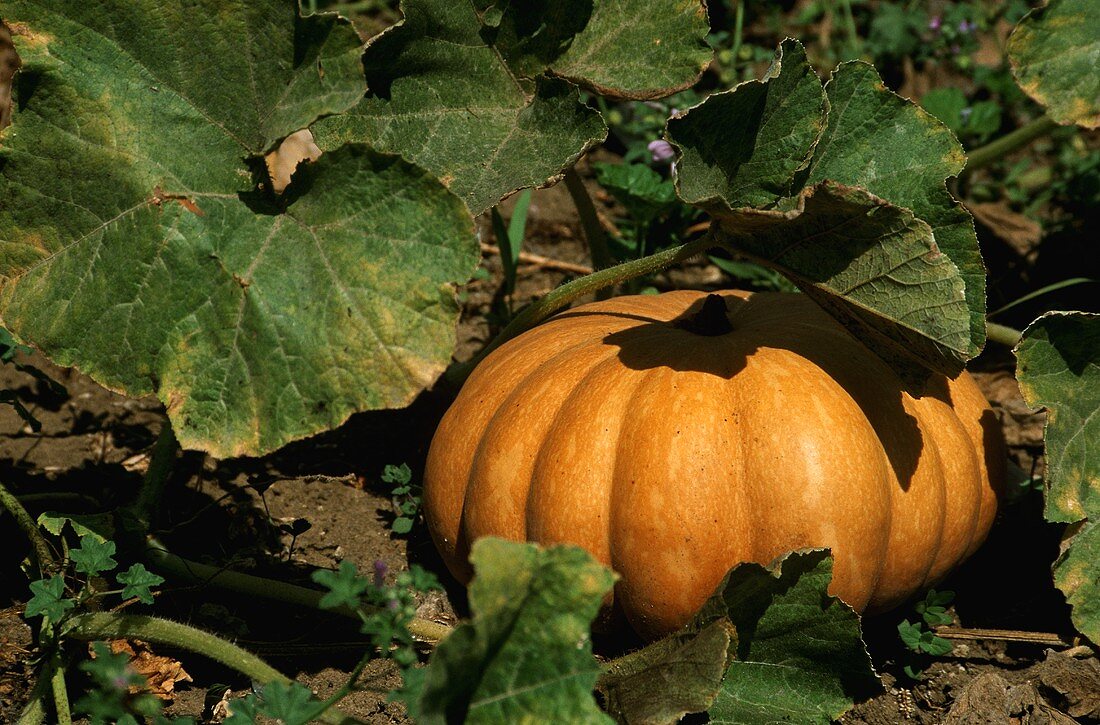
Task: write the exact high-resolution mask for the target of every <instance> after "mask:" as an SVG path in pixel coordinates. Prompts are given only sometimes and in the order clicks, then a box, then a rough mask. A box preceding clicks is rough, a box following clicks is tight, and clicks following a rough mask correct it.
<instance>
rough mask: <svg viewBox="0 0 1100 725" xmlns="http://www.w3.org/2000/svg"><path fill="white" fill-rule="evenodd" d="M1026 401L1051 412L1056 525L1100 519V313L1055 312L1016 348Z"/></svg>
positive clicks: (1049, 486) (1049, 476)
mask: <svg viewBox="0 0 1100 725" xmlns="http://www.w3.org/2000/svg"><path fill="white" fill-rule="evenodd" d="M1016 356H1017V369H1016V377H1017V380H1018V381H1019V383H1020V392H1021V393H1023V396H1024V401H1026V402H1027V404H1028V405H1030V406H1031V407H1033V408H1034V407H1038V406H1044V407H1046V408H1047V423H1046V430H1045V435H1044V437H1045V440H1046V509H1045V515H1046V517H1047V519H1049V520H1050V521H1062V522H1066V523H1072V522H1075V521H1080V520H1081V519H1084V518H1088V519H1090V520H1092V521H1096V520H1098V519H1100V457H1097V455H1096V449H1097V446H1098V445H1100V314H1090V313H1085V312H1049V313H1047V314H1045V315H1043V316H1042V317H1040V318H1039V319H1037V320H1035V321H1034V322H1033V323H1031V325H1030V326H1028V328H1027V329H1026V330H1025V331H1024V334H1023V337H1022V338H1021V341H1020V344H1019V345H1018V346H1017V348H1016Z"/></svg>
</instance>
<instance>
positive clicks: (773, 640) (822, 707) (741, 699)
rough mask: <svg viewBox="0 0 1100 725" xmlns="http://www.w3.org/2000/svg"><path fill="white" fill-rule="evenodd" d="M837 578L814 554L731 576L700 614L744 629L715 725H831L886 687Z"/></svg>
mask: <svg viewBox="0 0 1100 725" xmlns="http://www.w3.org/2000/svg"><path fill="white" fill-rule="evenodd" d="M832 574H833V561H832V558H831V557H830V556H829V554H828V552H827V551H807V552H795V553H791V554H789V555H787V556H785V557H782V558H780V559H778V560H777V561H776V562H775V563H774V564H773V565H772V566H771V567H770V568H764V567H762V566H759V565H756V564H742V565H741V566H738V567H736V568H734V569H733V570H732V571H731V572H730V573H729V574H728V575H727V576H726V578H725V579H724V580H723V582H722V584H721V585H719V587H718V590H717V591H716V593H715V595H714V596H713V597H712V598H711V600H710V601H709V602H708V603H707V604H706V605H705V606H704V607H703V610H702V611H701V612H700V614H699V621H701V622H706V621H709V620H714V619H717V618H721V617H725V618H727V619H729V621H730V622H731V623H732V624H733V626H734V628H735V629H736V631H737V641H736V645H735V648H734V652H733V653H731V654H732V655H733V657H732V660H731V661H730V663H729V668H728V670H727V672H726V678H725V680H724V681H723V682H722V687H721V690H720V691H719V693H718V696H717V697H716V698H715V700H714V704H713V705H712V706H711V708H710V721H711V722H713V723H735V722H736V723H744V722H781V721H791V720H793V721H796V722H805V723H810V722H820V723H828V722H832V721H833V720H835V719H836V718H838V717H840V715H841V714H843V713H844V712H846V711H847V710H848V709H849V708H851V707H852V705H853V704H854V703H855V701H856V700H858V699H861V698H862V697H864V696H866V695H868V694H870V693H872V692H875V691H877V690H878V689H879V688H880V685H879V683H878V679H877V678H876V677H875V674H874V669H873V668H872V667H871V661H870V658H869V657H868V655H867V649H866V647H865V646H864V644H863V641H862V639H861V634H860V625H859V615H857V614H856V613H855V612H854V611H852V609H851V608H850V607H848V606H847V605H846V604H844V603H843V602H841V601H840V600H839V599H837V598H835V597H832V596H830V595H829V594H828V593H827V592H828V588H829V584H830V583H831V581H832Z"/></svg>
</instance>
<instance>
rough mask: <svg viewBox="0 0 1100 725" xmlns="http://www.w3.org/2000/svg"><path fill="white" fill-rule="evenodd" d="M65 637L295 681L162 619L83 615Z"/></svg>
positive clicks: (330, 719)
mask: <svg viewBox="0 0 1100 725" xmlns="http://www.w3.org/2000/svg"><path fill="white" fill-rule="evenodd" d="M62 635H63V636H65V637H71V638H73V639H79V640H84V641H87V642H90V641H94V640H104V639H140V640H143V641H146V642H155V643H157V644H166V645H169V646H171V647H179V648H180V649H185V650H188V651H189V652H197V653H198V654H201V655H203V656H205V657H209V658H210V659H212V660H214V661H215V662H220V663H221V664H223V665H225V666H226V667H230V668H232V669H234V670H236V671H237V672H240V673H241V674H243V675H245V676H247V677H248V678H249V679H251V680H253V681H255V682H259V683H262V684H265V685H266V684H269V683H272V682H281V683H283V684H284V685H289V684H291V683H292V682H293V680H291V679H290V678H289V677H287V676H286V675H284V674H283V673H282V672H279V671H278V670H277V669H275V668H274V667H272V666H271V665H269V664H268V663H266V662H264V661H263V660H262V659H260V658H259V657H257V656H256V655H254V654H252V653H251V652H249V651H248V650H244V649H241V648H240V647H238V646H237V645H235V644H233V643H232V642H227V641H225V640H224V639H222V638H221V637H218V636H215V635H213V634H210V633H209V632H205V631H203V630H201V629H197V628H195V627H192V626H189V625H186V624H181V623H180V622H173V621H171V620H168V619H160V618H159V617H147V616H144V615H140V614H118V613H115V612H92V613H89V614H79V615H77V616H75V617H73V618H72V619H70V620H68V621H67V622H66V623H65V627H64V630H63V632H62ZM320 719H321V720H323V721H324V722H327V723H342V722H344V721H345V719H344V716H343V714H341V713H340V712H339V711H337V710H329V711H328V712H325V713H324V714H322V715H320Z"/></svg>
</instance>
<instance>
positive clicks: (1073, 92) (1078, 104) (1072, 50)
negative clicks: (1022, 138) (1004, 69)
mask: <svg viewBox="0 0 1100 725" xmlns="http://www.w3.org/2000/svg"><path fill="white" fill-rule="evenodd" d="M1097 28H1100V3H1096V2H1095V0H1049V2H1047V3H1046V4H1044V5H1043V6H1042V7H1040V8H1038V9H1036V10H1033V11H1032V12H1031V13H1030V14H1028V16H1027V17H1026V18H1024V19H1023V20H1022V21H1021V22H1020V24H1019V25H1017V26H1016V29H1015V30H1014V31H1013V32H1012V35H1011V36H1010V37H1009V39H1008V56H1009V59H1010V60H1011V61H1012V69H1013V72H1014V73H1015V74H1016V81H1017V82H1018V83H1019V84H1020V87H1021V88H1022V89H1023V90H1024V91H1025V92H1026V93H1027V94H1028V95H1029V96H1031V97H1032V98H1034V99H1035V100H1036V101H1038V102H1039V103H1041V104H1042V105H1044V106H1046V108H1047V112H1048V113H1049V114H1050V117H1051V118H1053V119H1054V120H1056V121H1057V122H1058V123H1062V124H1077V125H1079V126H1082V127H1084V128H1100V73H1097V72H1096V57H1097V53H1100V32H1097Z"/></svg>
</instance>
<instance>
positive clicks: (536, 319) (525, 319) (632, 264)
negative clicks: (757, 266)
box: [446, 234, 717, 385]
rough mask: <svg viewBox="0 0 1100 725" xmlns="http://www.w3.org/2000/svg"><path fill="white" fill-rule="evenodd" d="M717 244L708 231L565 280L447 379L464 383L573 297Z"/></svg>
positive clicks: (564, 305)
mask: <svg viewBox="0 0 1100 725" xmlns="http://www.w3.org/2000/svg"><path fill="white" fill-rule="evenodd" d="M714 246H717V244H716V243H715V241H714V239H713V238H712V237H711V236H710V235H709V234H707V235H706V236H703V237H700V238H699V239H696V240H695V241H693V242H688V243H687V244H681V245H680V246H678V247H670V248H669V249H665V250H662V251H660V252H657V253H656V254H651V255H649V256H648V257H643V258H641V259H634V260H631V261H629V262H623V263H622V264H618V265H615V266H614V267H608V268H607V269H600V270H597V271H595V272H593V273H592V274H588V275H585V276H584V277H581V278H579V279H575V280H573V281H572V282H568V283H566V284H563V285H562V286H561V287H558V288H557V289H556V290H554V291H553V292H551V293H550V294H548V295H546V296H545V297H543V298H542V299H541V300H539V301H537V302H533V303H531V304H530V305H528V306H527V307H525V308H523V310H521V311H520V313H519V314H518V315H516V316H515V318H513V319H512V321H511V322H510V323H508V326H507V327H505V328H504V329H503V330H501V331H500V334H499V335H497V336H496V338H494V339H493V341H492V342H490V343H489V344H488V345H486V346H485V349H483V350H482V351H481V352H480V353H478V354H477V355H475V356H474V358H473V359H471V360H469V361H467V362H465V363H462V364H460V365H454V366H452V367H451V368H450V369H449V370H448V371H447V373H446V376H447V380H448V381H449V382H451V383H453V384H455V385H461V384H462V382H463V381H465V380H466V378H467V377H469V375H470V373H471V372H472V371H473V369H474V368H475V367H476V366H477V364H478V363H480V362H481V361H482V360H484V359H485V357H486V356H487V355H489V353H491V352H493V350H496V349H497V348H498V347H500V346H501V345H503V344H504V343H505V342H507V341H508V340H511V339H512V338H513V337H516V336H517V335H519V334H520V333H521V332H526V331H527V330H529V329H531V328H532V327H534V326H535V325H537V324H539V323H540V322H542V321H543V320H545V319H546V318H548V317H550V316H551V315H553V314H554V313H555V312H558V311H559V310H561V309H563V308H565V307H566V306H568V305H569V304H570V303H571V302H573V301H574V300H576V299H578V298H580V297H583V296H585V295H587V294H591V293H593V292H595V291H597V290H601V289H604V288H606V287H611V286H612V285H616V284H619V283H620V282H625V281H626V280H628V279H634V278H635V277H644V276H645V275H647V274H654V273H656V272H660V271H661V270H662V269H666V268H668V267H671V266H672V265H674V264H676V263H677V262H682V261H683V260H685V259H690V258H691V257H694V256H695V255H697V254H702V253H703V252H705V251H706V250H707V249H709V248H711V247H714Z"/></svg>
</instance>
